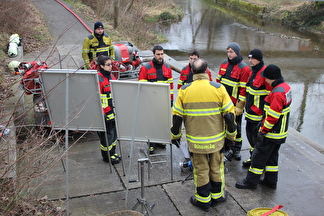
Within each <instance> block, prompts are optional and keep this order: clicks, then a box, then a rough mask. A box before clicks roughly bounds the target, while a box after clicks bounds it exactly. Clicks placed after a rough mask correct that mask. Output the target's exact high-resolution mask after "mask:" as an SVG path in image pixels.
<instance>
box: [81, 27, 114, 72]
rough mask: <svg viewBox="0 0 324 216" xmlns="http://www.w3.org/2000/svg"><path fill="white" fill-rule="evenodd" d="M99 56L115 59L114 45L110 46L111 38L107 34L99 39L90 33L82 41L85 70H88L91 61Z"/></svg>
mask: <svg viewBox="0 0 324 216" xmlns="http://www.w3.org/2000/svg"><path fill="white" fill-rule="evenodd" d="M99 55H106V56H110V57H112V58H113V59H114V58H115V52H114V45H113V44H112V40H111V37H110V36H109V35H108V34H107V33H103V35H102V36H101V37H99V38H98V37H96V36H95V34H94V33H92V34H91V35H88V36H87V37H86V38H85V39H84V41H83V46H82V58H83V60H84V63H85V66H86V67H87V68H89V65H90V63H91V61H92V60H93V59H95V58H97V57H98V56H99Z"/></svg>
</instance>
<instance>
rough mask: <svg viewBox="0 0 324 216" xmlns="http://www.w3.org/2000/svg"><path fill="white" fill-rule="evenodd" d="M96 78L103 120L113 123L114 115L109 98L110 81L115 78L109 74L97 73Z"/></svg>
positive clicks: (110, 98)
mask: <svg viewBox="0 0 324 216" xmlns="http://www.w3.org/2000/svg"><path fill="white" fill-rule="evenodd" d="M98 78H99V90H100V98H101V106H102V109H103V112H104V115H105V120H106V121H113V120H114V119H115V114H114V110H113V102H112V97H111V90H110V80H116V78H115V77H114V75H112V73H110V72H106V73H103V72H99V73H98Z"/></svg>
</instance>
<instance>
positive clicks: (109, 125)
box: [98, 121, 117, 159]
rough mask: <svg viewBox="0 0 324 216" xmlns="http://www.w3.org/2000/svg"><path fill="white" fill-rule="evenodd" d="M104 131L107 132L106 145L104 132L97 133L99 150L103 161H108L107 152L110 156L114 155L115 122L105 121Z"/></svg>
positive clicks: (115, 142) (115, 141)
mask: <svg viewBox="0 0 324 216" xmlns="http://www.w3.org/2000/svg"><path fill="white" fill-rule="evenodd" d="M105 123H106V131H107V139H108V145H107V141H106V133H105V132H102V131H100V132H98V136H99V139H100V149H101V155H102V157H103V158H104V159H108V150H109V154H110V156H112V155H114V154H115V153H116V150H115V149H116V144H117V130H116V124H115V121H106V122H105Z"/></svg>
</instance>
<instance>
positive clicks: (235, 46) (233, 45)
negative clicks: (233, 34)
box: [227, 42, 241, 55]
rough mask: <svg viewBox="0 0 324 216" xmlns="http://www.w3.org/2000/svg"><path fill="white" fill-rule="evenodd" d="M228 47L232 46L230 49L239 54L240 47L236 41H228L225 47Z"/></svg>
mask: <svg viewBox="0 0 324 216" xmlns="http://www.w3.org/2000/svg"><path fill="white" fill-rule="evenodd" d="M228 48H232V50H234V52H235V53H236V55H239V54H240V51H241V47H240V45H239V44H238V43H235V42H232V43H230V44H229V45H228V46H227V49H228Z"/></svg>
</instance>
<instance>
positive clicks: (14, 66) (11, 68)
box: [8, 60, 20, 73]
mask: <svg viewBox="0 0 324 216" xmlns="http://www.w3.org/2000/svg"><path fill="white" fill-rule="evenodd" d="M19 64H20V62H19V61H16V60H14V61H11V62H9V64H8V68H9V71H10V72H11V73H15V72H18V66H19Z"/></svg>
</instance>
